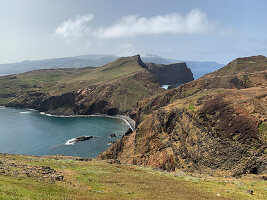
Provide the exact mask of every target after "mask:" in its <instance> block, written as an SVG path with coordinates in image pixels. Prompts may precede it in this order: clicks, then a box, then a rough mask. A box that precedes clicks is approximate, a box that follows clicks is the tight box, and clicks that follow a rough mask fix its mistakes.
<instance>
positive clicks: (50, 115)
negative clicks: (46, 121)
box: [40, 112, 134, 131]
mask: <svg viewBox="0 0 267 200" xmlns="http://www.w3.org/2000/svg"><path fill="white" fill-rule="evenodd" d="M40 114H41V115H46V116H49V117H66V118H67V117H108V118H113V119H120V120H122V121H124V122H125V123H126V124H127V125H128V126H129V127H130V129H132V131H134V128H133V127H132V125H131V124H130V123H129V122H128V121H127V120H126V119H124V118H123V117H118V116H109V115H52V114H49V113H45V112H40Z"/></svg>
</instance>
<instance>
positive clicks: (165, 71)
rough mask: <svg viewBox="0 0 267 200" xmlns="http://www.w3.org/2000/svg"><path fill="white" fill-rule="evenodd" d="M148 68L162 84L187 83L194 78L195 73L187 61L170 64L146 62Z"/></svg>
mask: <svg viewBox="0 0 267 200" xmlns="http://www.w3.org/2000/svg"><path fill="white" fill-rule="evenodd" d="M146 68H147V69H148V71H149V72H151V73H152V74H154V76H155V77H156V78H157V81H158V82H159V84H161V85H172V84H176V83H187V82H189V81H193V80H194V78H193V73H192V72H191V70H190V69H189V68H188V67H187V65H186V63H185V62H183V63H173V64H168V65H163V64H155V63H146Z"/></svg>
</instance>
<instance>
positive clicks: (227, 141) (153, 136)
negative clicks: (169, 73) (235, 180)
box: [98, 56, 267, 176]
mask: <svg viewBox="0 0 267 200" xmlns="http://www.w3.org/2000/svg"><path fill="white" fill-rule="evenodd" d="M239 65H241V66H239ZM257 65H260V67H257ZM251 67H252V68H255V69H259V70H251V69H250V68H251ZM240 68H242V70H241V71H240V73H238V70H234V69H240ZM243 69H246V70H245V71H244V70H243ZM229 70H233V73H229ZM219 71H221V72H220V74H219V76H217V74H216V73H217V72H215V73H214V74H209V75H207V76H204V77H202V78H200V79H198V80H196V81H192V82H190V83H187V84H184V85H183V86H180V87H178V88H176V89H172V90H169V91H166V92H164V93H163V94H161V95H156V96H154V97H152V98H150V99H145V100H143V101H141V102H139V103H138V106H137V108H136V109H134V110H132V112H130V115H131V117H132V118H133V119H135V120H136V122H137V125H138V126H137V129H136V130H135V131H134V132H133V133H130V134H128V135H126V136H124V137H123V138H122V139H120V140H119V141H117V142H116V143H115V144H114V145H113V146H111V147H110V148H109V149H108V150H107V151H105V152H103V153H102V154H100V155H99V157H98V158H99V159H115V160H119V161H120V162H121V163H130V164H137V165H144V166H152V167H157V168H161V169H164V170H176V169H183V170H186V171H190V172H195V171H196V172H203V173H211V174H224V175H233V176H239V175H241V174H245V173H252V174H265V173H267V158H266V152H267V151H266V148H267V137H266V134H267V133H266V131H267V128H266V127H267V123H266V122H267V119H266V116H267V109H266V105H267V91H266V87H267V58H265V57H263V56H258V57H251V58H244V59H242V58H239V59H238V62H237V63H236V64H233V62H231V63H230V64H229V65H227V66H226V67H225V68H222V70H219ZM223 71H224V72H223ZM233 79H234V80H238V81H233ZM240 83H242V84H240Z"/></svg>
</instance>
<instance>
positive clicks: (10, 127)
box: [0, 107, 129, 157]
mask: <svg viewBox="0 0 267 200" xmlns="http://www.w3.org/2000/svg"><path fill="white" fill-rule="evenodd" d="M128 128H129V127H128V125H127V124H125V122H124V121H122V120H120V119H114V118H108V117H93V116H92V117H53V116H47V115H41V114H40V113H39V112H37V111H31V110H26V109H12V108H5V107H0V153H12V154H25V155H37V156H40V155H65V156H81V157H96V156H97V155H98V154H99V153H100V152H102V151H104V150H106V149H107V148H108V147H109V146H110V144H109V143H110V142H112V141H115V140H116V139H118V138H119V137H116V138H109V137H108V136H109V135H110V134H111V133H115V134H116V135H117V136H118V135H122V134H124V133H125V132H126V131H127V130H128ZM82 135H86V136H89V135H93V136H96V137H97V138H93V139H91V140H87V141H83V142H79V143H76V144H74V145H65V143H66V141H67V140H70V139H72V138H75V137H78V136H82Z"/></svg>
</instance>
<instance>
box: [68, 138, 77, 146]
mask: <svg viewBox="0 0 267 200" xmlns="http://www.w3.org/2000/svg"><path fill="white" fill-rule="evenodd" d="M75 139H76V138H71V139H69V140H67V141H66V142H65V145H74V144H75Z"/></svg>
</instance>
